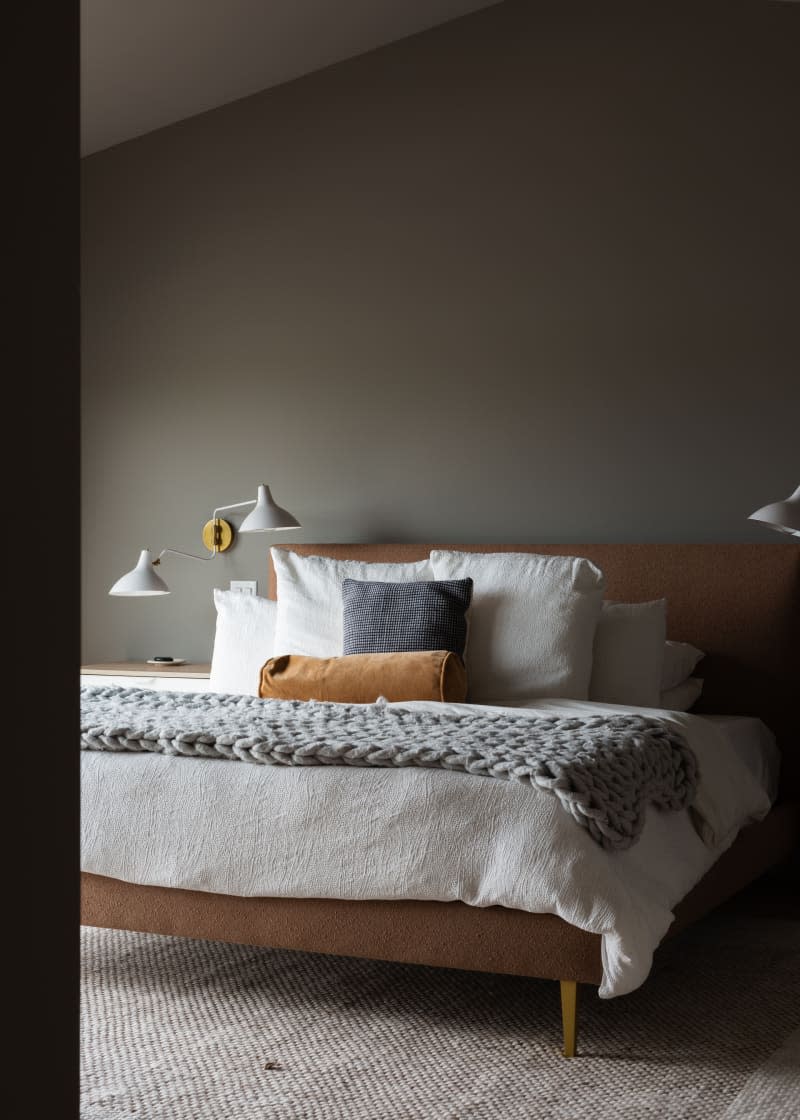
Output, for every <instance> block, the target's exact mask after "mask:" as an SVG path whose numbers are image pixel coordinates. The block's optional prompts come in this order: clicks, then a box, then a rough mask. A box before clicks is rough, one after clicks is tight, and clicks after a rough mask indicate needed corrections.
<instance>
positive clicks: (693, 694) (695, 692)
mask: <svg viewBox="0 0 800 1120" xmlns="http://www.w3.org/2000/svg"><path fill="white" fill-rule="evenodd" d="M702 691H703V678H702V677H688V678H687V680H685V681H682V682H681V683H680V684H678V685H676V686H675V687H674V688H668V689H665V690H664V691H663V692H662V693H661V697H660V699H659V701H658V707H659V708H666V709H667V711H669V712H688V711H689V709H690V708H691V707H693V705H694V704H696V703H697V701H698V700H699V699H700V693H701V692H702Z"/></svg>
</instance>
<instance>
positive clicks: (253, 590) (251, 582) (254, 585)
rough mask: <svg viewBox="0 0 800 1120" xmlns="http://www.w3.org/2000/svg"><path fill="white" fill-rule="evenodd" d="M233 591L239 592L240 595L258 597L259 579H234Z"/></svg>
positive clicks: (232, 581)
mask: <svg viewBox="0 0 800 1120" xmlns="http://www.w3.org/2000/svg"><path fill="white" fill-rule="evenodd" d="M231 591H238V592H239V593H240V595H257V594H258V580H257V579H232V580H231Z"/></svg>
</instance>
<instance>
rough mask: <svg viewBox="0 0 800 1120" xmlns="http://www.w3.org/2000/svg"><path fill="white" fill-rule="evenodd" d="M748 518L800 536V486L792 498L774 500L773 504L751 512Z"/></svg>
mask: <svg viewBox="0 0 800 1120" xmlns="http://www.w3.org/2000/svg"><path fill="white" fill-rule="evenodd" d="M748 520H750V521H763V522H764V523H765V524H767V525H769V526H771V527H772V528H773V529H779V530H782V531H783V532H784V533H792V534H794V536H800V486H798V487H797V489H796V490H795V492H794V494H792V496H791V498H787V499H786V500H785V501H783V502H772V504H771V505H768V506H762V507H761V509H757V510H756V512H755V513H751V514H750V517H749V519H748Z"/></svg>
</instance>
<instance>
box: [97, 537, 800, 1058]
mask: <svg viewBox="0 0 800 1120" xmlns="http://www.w3.org/2000/svg"><path fill="white" fill-rule="evenodd" d="M284 547H287V548H291V549H292V550H293V551H295V552H299V553H302V554H304V555H324V556H334V557H339V558H348V559H361V560H371V561H392V560H395V561H400V560H402V561H408V560H419V559H422V558H424V557H425V556H427V554H428V552H429V551H430V549H431V548H460V549H463V550H466V551H474V552H498V551H516V552H539V553H549V554H560V555H573V556H586V557H588V558H589V559H591V560H593V561H594V562H595V563H596V564H597V565H598V566H599V567H600V568H602V570H603V571H604V573H605V576H606V582H607V591H606V595H607V597H608V598H609V599H616V600H622V601H626V602H635V601H644V600H648V599H655V598H661V597H665V598H666V599H667V601H668V611H667V623H668V637H670V638H672V639H675V640H679V641H689V642H692V643H693V644H694V645H696V646H698V647H699V648H700V649H703V650H705V651H706V654H707V656H706V658H705V659H704V661H702V662H701V663H700V666H699V668H698V672H699V673H700V675H702V676H703V677H704V678H705V685H704V689H703V695H702V698H701V701H700V702H699V703H698V704H697V705H696V707H695V709H694V710H695V711H697V712H720V713H725V714H728V715H737V714H740V715H752V716H759V717H760V718H761V719H763V720H764V722H765V723H766V724H767V725H768V726H769V727H770V728H771V729H772V730H773V731H774V733H775V735H776V736H777V739H778V743H779V746H780V747H781V751H782V770H781V792H780V796H779V799H778V801H777V803H776V804H775V806H774V807H773V809H772V811H771V812H770V813H769V815H768V816H767V817H766V818H765V820H763V821H762V822H760V823H759V824H755V825H751V826H749V827H747V828H745V829H744V830H743V831H742V832H741V833H740V835H739V837H738V838H737V840H736V842H735V843H734V845H733V846H732V847H731V848H730V849H729V850H728V851H727V852H726V853H725V854H724V855H723V856H722V857H721V858H720V859H719V860H718V861H717V863H716V864H715V865H714V866H713V867H712V868H711V870H710V871H709V872H708V874H706V875H705V876H704V878H703V879H702V880H701V881H700V882H699V883H698V884H697V886H696V887H695V888H694V889H693V890H692V891H691V892H690V893H689V894H688V895H687V896H686V898H684V899H683V901H682V902H681V903H680V904H679V906H678V907H677V908H676V911H675V921H674V922H673V925H672V927H671V928H670V931H669V934H668V936H672V935H673V934H674V933H676V932H678V931H679V930H681V929H682V928H684V927H685V926H686V925H688V924H689V923H690V922H692V921H694V920H695V919H696V918H699V917H701V916H702V915H703V914H705V913H707V912H708V911H709V910H711V909H713V908H714V907H715V906H717V905H718V904H719V903H721V902H723V901H724V900H725V899H726V898H728V897H730V896H731V895H732V894H734V893H735V892H736V891H738V890H740V889H741V888H742V887H744V886H746V885H747V884H748V883H749V882H751V881H752V880H753V879H755V878H756V877H757V876H759V875H760V874H762V873H763V872H764V871H766V870H767V869H768V868H770V867H772V866H773V865H775V864H777V863H780V862H782V861H783V860H784V859H786V858H787V857H788V856H789V855H790V854H791V852H792V851H793V849H794V848H795V846H796V845H797V843H798V838H799V837H800V747H799V746H798V743H797V740H798V733H797V730H796V726H795V721H796V718H797V717H796V714H795V713H794V712H793V711H791V710H790V704H791V701H792V699H793V693H794V694H795V696H796V694H797V686H798V664H799V662H798V652H799V647H800V546H798V545H794V544H793V543H790V542H787V543H783V542H774V543H773V542H770V543H764V544H600V545H580V544H574V545H573V544H569V545H541V544H534V545H512V544H509V545H496V544H486V545H452V544H445V545H442V544H435V545H428V544H348V545H345V544H330V545H309V544H306V545H299V544H291V545H286V546H284ZM274 596H275V576H274V571H273V570H272V568H271V566H270V597H272V598H274ZM795 704H796V702H795ZM81 913H82V919H81V920H82V921H83V922H84V923H85V924H87V925H94V926H105V927H110V928H116V929H131V930H140V931H147V932H153V933H163V934H174V935H178V936H182V937H193V938H209V939H214V940H220V941H231V942H238V943H241V944H246V945H263V946H271V947H280V948H287V949H300V950H307V951H313V952H322V953H335V954H342V955H345V956H357V957H371V958H375V959H381V960H391V961H402V962H407V963H413V964H425V965H436V966H444V967H449V968H463V969H473V970H478V971H486V972H504V973H512V974H516V975H522V976H533V977H540V978H544V979H551V980H559V981H560V983H561V1006H562V1019H563V1028H564V1053H565V1055H566V1056H567V1057H571V1056H572V1055H573V1054H574V1053H575V1048H576V1030H577V1018H576V1009H577V992H578V984H579V983H587V984H594V985H598V984H599V983H600V979H601V974H602V966H601V958H600V943H601V942H600V937H599V935H597V934H592V933H587V932H585V931H583V930H580V929H578V928H577V927H575V926H571V925H569V924H568V923H567V922H565V921H563V919H561V918H558V917H556V916H555V915H552V914H529V913H526V912H524V911H518V910H508V909H505V908H504V907H501V906H492V907H487V908H478V907H472V906H467V905H466V904H464V903H461V902H427V901H395V902H385V901H345V900H336V899H333V900H331V899H287V898H242V897H238V896H230V895H220V894H211V893H208V892H203V891H188V890H178V889H173V888H166V887H153V886H139V885H137V884H134V883H127V882H122V881H120V880H116V879H109V878H105V877H103V876H99V875H90V874H86V873H84V874H83V876H82V906H81Z"/></svg>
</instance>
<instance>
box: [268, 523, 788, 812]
mask: <svg viewBox="0 0 800 1120" xmlns="http://www.w3.org/2000/svg"><path fill="white" fill-rule="evenodd" d="M278 547H280V548H288V549H290V550H291V551H294V552H297V553H300V554H301V555H303V556H311V555H315V556H333V557H335V558H337V559H348V560H366V561H384V562H387V561H409V560H421V559H423V558H424V557H425V556H427V555H428V553H429V552H430V550H431V549H432V548H454V549H459V550H462V551H468V552H540V553H545V554H547V555H558V556H585V557H587V558H588V559H590V560H592V561H593V562H594V563H595V564H597V565H598V567H600V568H601V569H602V570H603V572H604V573H605V576H606V584H607V587H606V597H607V598H608V599H616V600H618V601H623V602H628V603H632V602H643V601H645V600H651V599H661V598H665V599H666V600H667V637H669V638H672V639H674V640H675V641H684V642H691V643H692V645H695V646H697V647H698V648H699V649H702V650H704V651H705V653H706V657H705V659H704V660H703V661H702V662H701V663H700V666H699V668H698V675H702V676H703V678H704V687H703V694H702V696H701V698H700V700H699V701H698V702H697V704H696V705H695V706H694V708H693V709H692V711H693V712H698V713H702V712H720V713H725V714H727V715H752V716H758V717H759V718H760V719H763V720H764V722H765V723H766V724H767V726H768V727H770V728H771V729H772V731H773V732H774V733H775V735H776V736H777V739H778V743H779V745H780V747H781V749H782V751H783V768H782V777H781V795H782V796H783V797H789V796H790V795H793V796H794V797H797V796H800V750H798V749H797V746H796V744H797V741H798V735H797V731H796V714H795V712H794V710H793V708H794V697H795V695H796V692H797V681H798V676H799V675H800V545H797V544H794V543H793V542H792V541H786V542H784V541H780V540H776V541H774V542H773V541H769V542H765V543H763V544H762V543H758V544H727V543H724V544H424V543H423V544H289V545H279V546H278ZM269 588H270V590H269V594H270V596H272V597H273V598H274V597H275V572H274V570H273V567H272V563H271V562H270V565H269Z"/></svg>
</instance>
